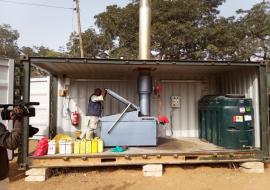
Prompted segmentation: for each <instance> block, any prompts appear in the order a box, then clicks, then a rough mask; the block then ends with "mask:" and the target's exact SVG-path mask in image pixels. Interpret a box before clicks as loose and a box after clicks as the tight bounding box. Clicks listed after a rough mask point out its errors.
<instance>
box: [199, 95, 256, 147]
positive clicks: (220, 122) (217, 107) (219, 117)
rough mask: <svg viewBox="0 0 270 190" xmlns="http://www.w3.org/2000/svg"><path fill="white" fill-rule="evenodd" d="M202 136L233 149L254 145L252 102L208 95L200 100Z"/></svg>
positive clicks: (200, 128)
mask: <svg viewBox="0 0 270 190" xmlns="http://www.w3.org/2000/svg"><path fill="white" fill-rule="evenodd" d="M199 137H200V138H202V139H205V140H207V141H209V142H212V143H214V144H216V145H219V146H222V147H225V148H229V149H241V148H244V147H247V146H254V118H253V107H252V99H249V98H245V97H244V96H242V95H224V96H217V95H207V96H204V97H203V98H202V99H201V100H200V101H199Z"/></svg>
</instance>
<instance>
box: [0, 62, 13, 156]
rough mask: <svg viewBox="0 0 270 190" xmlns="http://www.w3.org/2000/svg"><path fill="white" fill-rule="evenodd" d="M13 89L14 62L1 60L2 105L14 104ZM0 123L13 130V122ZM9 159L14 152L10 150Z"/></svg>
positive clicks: (0, 84)
mask: <svg viewBox="0 0 270 190" xmlns="http://www.w3.org/2000/svg"><path fill="white" fill-rule="evenodd" d="M13 89H14V60H12V59H5V58H0V103H1V104H8V103H9V104H12V103H13ZM0 122H1V123H4V124H5V125H7V126H8V129H9V130H11V129H12V126H13V122H12V121H9V122H7V121H2V118H1V117H0ZM8 157H9V159H10V160H11V159H12V157H13V151H11V150H8Z"/></svg>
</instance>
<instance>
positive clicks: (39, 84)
mask: <svg viewBox="0 0 270 190" xmlns="http://www.w3.org/2000/svg"><path fill="white" fill-rule="evenodd" d="M30 101H32V102H39V103H40V105H39V106H35V108H36V116H35V117H31V118H30V120H29V123H30V124H31V125H33V126H34V127H37V128H39V132H38V133H37V134H36V135H35V136H34V138H40V137H42V136H48V135H49V115H50V110H49V105H50V78H49V77H42V78H31V83H30Z"/></svg>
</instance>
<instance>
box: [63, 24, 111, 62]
mask: <svg viewBox="0 0 270 190" xmlns="http://www.w3.org/2000/svg"><path fill="white" fill-rule="evenodd" d="M82 39H83V49H84V54H85V57H91V58H96V57H102V58H106V57H107V56H106V55H107V53H106V52H107V51H108V50H109V49H111V47H112V41H111V40H110V39H107V38H106V36H104V35H102V34H97V33H96V32H95V30H94V29H91V28H90V29H87V30H86V31H84V32H83V33H82ZM67 50H68V53H69V55H71V56H75V57H79V56H80V48H79V38H78V35H77V34H76V33H75V32H73V33H71V35H70V39H69V42H68V43H67ZM104 56H105V57H104Z"/></svg>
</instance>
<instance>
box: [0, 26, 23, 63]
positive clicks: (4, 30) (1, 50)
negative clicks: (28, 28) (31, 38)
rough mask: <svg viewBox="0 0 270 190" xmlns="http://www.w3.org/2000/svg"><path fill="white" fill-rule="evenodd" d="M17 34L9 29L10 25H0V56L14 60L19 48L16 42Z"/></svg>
mask: <svg viewBox="0 0 270 190" xmlns="http://www.w3.org/2000/svg"><path fill="white" fill-rule="evenodd" d="M19 36H20V35H19V32H18V31H17V30H14V29H12V28H11V26H10V25H7V24H3V25H0V56H3V57H10V58H16V56H18V52H19V47H18V45H17V40H18V38H19Z"/></svg>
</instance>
